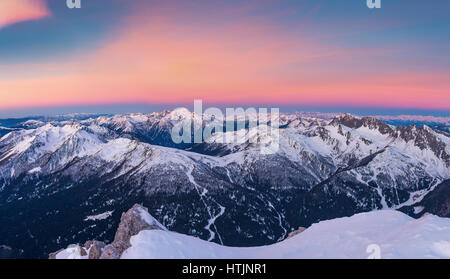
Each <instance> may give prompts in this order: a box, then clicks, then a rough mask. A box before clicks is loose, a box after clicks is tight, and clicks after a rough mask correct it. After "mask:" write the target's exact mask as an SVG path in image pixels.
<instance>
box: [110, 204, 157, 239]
mask: <svg viewBox="0 0 450 279" xmlns="http://www.w3.org/2000/svg"><path fill="white" fill-rule="evenodd" d="M146 212H148V209H147V208H145V207H143V206H142V205H139V204H135V205H134V206H133V207H132V208H131V209H130V210H128V211H127V212H126V213H122V217H121V218H120V224H119V228H118V229H117V232H116V235H115V237H114V242H118V241H123V242H125V243H127V244H129V243H130V238H131V237H132V236H133V235H136V234H138V233H139V232H140V231H142V230H164V229H165V228H164V227H162V226H161V225H160V224H158V223H157V222H152V223H150V224H149V222H148V221H147V220H144V218H143V214H145V213H146Z"/></svg>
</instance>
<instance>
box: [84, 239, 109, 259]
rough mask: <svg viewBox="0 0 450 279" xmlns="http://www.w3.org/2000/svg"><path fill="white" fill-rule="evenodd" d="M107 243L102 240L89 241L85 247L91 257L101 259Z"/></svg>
mask: <svg viewBox="0 0 450 279" xmlns="http://www.w3.org/2000/svg"><path fill="white" fill-rule="evenodd" d="M105 246H106V244H105V243H104V242H102V241H97V240H94V241H87V242H86V243H85V244H84V248H85V249H88V250H89V259H91V260H93V259H99V258H100V256H101V255H102V252H103V249H104V248H105Z"/></svg>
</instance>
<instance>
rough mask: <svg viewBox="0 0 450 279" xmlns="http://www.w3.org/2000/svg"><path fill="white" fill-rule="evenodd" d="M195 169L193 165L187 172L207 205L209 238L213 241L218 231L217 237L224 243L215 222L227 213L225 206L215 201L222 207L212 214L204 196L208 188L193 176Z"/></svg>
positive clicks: (206, 227)
mask: <svg viewBox="0 0 450 279" xmlns="http://www.w3.org/2000/svg"><path fill="white" fill-rule="evenodd" d="M193 171H194V166H192V167H191V168H190V169H189V171H188V172H187V173H186V174H187V176H188V178H189V181H190V182H191V183H192V184H194V187H195V189H196V190H197V193H198V195H199V196H200V199H201V201H202V203H203V205H204V206H205V208H206V211H207V212H208V215H209V220H208V225H206V226H205V229H206V230H207V231H208V232H209V239H208V241H212V240H213V239H214V238H215V237H216V233H217V237H218V238H219V241H220V244H222V245H223V241H222V237H221V236H220V234H219V231H218V230H217V227H216V224H215V222H216V220H217V218H219V217H220V216H222V215H223V214H224V213H225V207H223V206H222V205H220V204H219V203H217V202H216V201H214V202H215V203H216V204H217V205H218V206H219V207H220V212H219V214H217V215H216V216H213V215H212V214H211V211H210V209H209V207H208V205H207V204H206V202H205V199H204V197H205V196H206V194H207V193H208V190H207V189H206V188H204V187H202V186H200V185H198V184H197V182H195V179H194V176H192V172H193ZM199 188H202V192H201V193H200V189H199ZM211 226H214V229H215V231H216V232H213V230H211Z"/></svg>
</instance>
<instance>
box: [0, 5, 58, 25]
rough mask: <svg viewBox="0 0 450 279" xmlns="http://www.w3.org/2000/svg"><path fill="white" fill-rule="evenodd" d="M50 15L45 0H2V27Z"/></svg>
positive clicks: (0, 15)
mask: <svg viewBox="0 0 450 279" xmlns="http://www.w3.org/2000/svg"><path fill="white" fill-rule="evenodd" d="M49 15H50V11H49V9H48V7H47V3H46V1H45V0H1V1H0V28H2V27H5V26H8V25H11V24H15V23H18V22H23V21H28V20H37V19H41V18H44V17H47V16H49Z"/></svg>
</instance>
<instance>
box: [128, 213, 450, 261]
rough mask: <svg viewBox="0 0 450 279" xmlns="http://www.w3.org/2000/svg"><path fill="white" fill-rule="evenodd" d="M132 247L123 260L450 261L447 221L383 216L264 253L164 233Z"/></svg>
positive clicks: (341, 223) (342, 223)
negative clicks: (335, 259) (354, 259)
mask: <svg viewBox="0 0 450 279" xmlns="http://www.w3.org/2000/svg"><path fill="white" fill-rule="evenodd" d="M131 245H132V246H131V247H130V248H128V249H127V250H126V251H125V252H124V253H123V255H122V258H125V259H127V258H147V259H156V258H158V259H160V258H163V259H173V258H188V259H196V258H201V259H209V258H213V259H215V258H231V259H235V258H239V259H246V258H368V257H370V256H375V257H376V256H377V255H379V256H380V257H381V258H450V219H448V218H440V217H437V216H434V215H427V216H425V217H422V218H421V219H413V218H411V217H409V216H407V215H405V214H403V213H401V212H398V211H391V210H384V211H374V212H369V213H361V214H357V215H354V216H352V217H347V218H339V219H334V220H328V221H323V222H320V223H317V224H314V225H312V226H311V227H310V228H308V229H307V230H306V231H304V232H302V233H300V234H298V235H296V236H294V237H293V238H290V239H288V240H285V241H282V242H280V243H277V244H274V245H269V246H263V247H254V248H232V247H225V246H220V245H218V244H215V243H211V242H207V241H203V240H200V239H198V238H195V237H191V236H187V235H183V234H179V233H174V232H170V231H162V230H145V231H141V232H140V233H139V234H137V235H135V236H133V237H132V238H131ZM378 247H379V250H378ZM368 251H369V252H368ZM378 252H379V253H378Z"/></svg>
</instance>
